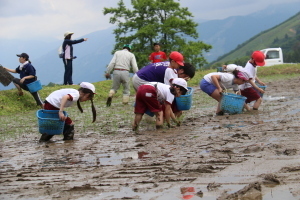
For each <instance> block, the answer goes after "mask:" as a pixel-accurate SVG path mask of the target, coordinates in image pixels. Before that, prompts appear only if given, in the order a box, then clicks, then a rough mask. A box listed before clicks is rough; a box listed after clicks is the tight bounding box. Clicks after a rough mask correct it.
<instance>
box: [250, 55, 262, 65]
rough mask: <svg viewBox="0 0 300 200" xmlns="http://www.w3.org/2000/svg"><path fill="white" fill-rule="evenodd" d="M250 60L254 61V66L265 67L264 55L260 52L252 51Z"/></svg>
mask: <svg viewBox="0 0 300 200" xmlns="http://www.w3.org/2000/svg"><path fill="white" fill-rule="evenodd" d="M251 57H252V59H253V60H254V61H255V63H256V65H258V66H264V65H265V54H263V52H261V51H254V52H253V53H252V56H251Z"/></svg>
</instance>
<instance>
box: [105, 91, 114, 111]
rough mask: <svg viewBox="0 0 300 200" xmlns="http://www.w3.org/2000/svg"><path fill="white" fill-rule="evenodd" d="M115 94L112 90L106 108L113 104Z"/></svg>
mask: <svg viewBox="0 0 300 200" xmlns="http://www.w3.org/2000/svg"><path fill="white" fill-rule="evenodd" d="M114 94H115V91H114V90H110V91H109V93H108V98H107V101H106V106H107V107H110V105H111V102H112V98H113V96H114Z"/></svg>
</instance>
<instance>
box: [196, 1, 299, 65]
mask: <svg viewBox="0 0 300 200" xmlns="http://www.w3.org/2000/svg"><path fill="white" fill-rule="evenodd" d="M299 8H300V1H299V2H295V3H289V4H279V5H272V6H269V7H268V8H266V9H264V10H262V11H259V12H256V13H253V14H250V15H247V16H234V17H229V18H227V19H224V20H212V21H207V22H204V23H199V26H198V33H199V35H200V40H201V41H203V42H205V43H207V44H210V45H212V46H213V48H212V49H211V50H210V52H209V53H206V54H205V58H206V59H207V60H208V61H209V62H211V61H214V60H216V59H217V58H218V57H219V56H222V55H224V54H225V53H228V52H230V51H231V50H233V49H235V48H236V47H237V46H238V45H239V44H241V43H243V42H245V41H246V40H248V39H250V38H251V37H253V36H254V35H256V34H258V33H260V32H262V31H264V30H267V29H269V28H271V27H273V26H276V25H277V24H280V23H281V22H283V21H285V20H287V19H288V18H290V17H291V16H293V15H295V14H296V13H297V12H299V11H300V9H299Z"/></svg>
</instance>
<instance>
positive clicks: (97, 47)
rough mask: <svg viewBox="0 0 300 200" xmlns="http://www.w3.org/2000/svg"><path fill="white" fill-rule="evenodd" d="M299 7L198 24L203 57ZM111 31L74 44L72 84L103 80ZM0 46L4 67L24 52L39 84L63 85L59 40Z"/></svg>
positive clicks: (217, 53)
mask: <svg viewBox="0 0 300 200" xmlns="http://www.w3.org/2000/svg"><path fill="white" fill-rule="evenodd" d="M299 7H300V2H296V3H289V4H282V5H273V6H270V7H268V8H267V9H264V10H262V11H260V12H256V13H253V14H250V15H247V16H235V17H229V18H227V19H224V20H212V21H206V22H203V23H201V22H202V21H199V22H198V23H199V27H198V33H199V35H200V40H202V41H204V42H205V43H208V44H211V45H212V46H213V49H212V50H211V51H210V52H209V53H207V54H205V57H206V59H207V60H208V61H209V62H211V61H213V60H216V59H217V58H218V57H219V56H222V55H224V54H226V53H228V52H230V51H231V50H233V49H234V48H235V47H237V46H238V45H239V44H242V43H243V42H245V41H246V40H248V39H249V38H251V37H253V36H254V35H256V34H258V33H260V32H262V31H264V30H267V29H269V28H271V27H273V26H275V25H277V24H280V23H281V22H283V21H284V20H286V19H288V18H289V17H291V16H293V15H295V14H296V13H297V12H298V11H299ZM113 29H114V28H110V29H107V30H101V31H96V32H93V33H90V34H88V35H85V36H84V37H87V38H89V39H88V41H87V42H83V43H80V44H76V45H74V55H76V56H77V57H78V58H77V59H75V60H74V61H73V68H74V69H73V80H74V83H76V84H77V83H79V82H81V81H89V82H97V81H101V80H104V71H105V69H106V66H107V65H108V64H109V62H110V60H111V58H112V55H111V51H112V49H113V47H114V44H115V35H114V34H113ZM75 36H76V35H75ZM73 39H75V38H73ZM0 43H1V47H4V48H0V55H1V60H0V64H2V65H3V66H6V67H9V68H16V67H17V66H18V65H19V63H18V59H17V57H16V56H15V54H17V53H22V52H27V53H28V54H29V55H30V59H31V61H32V64H33V66H34V67H35V68H36V69H37V76H38V78H39V79H40V80H41V82H42V84H44V85H47V84H49V82H53V83H62V81H63V73H64V66H63V63H62V60H61V59H59V58H58V53H57V49H58V47H59V46H60V45H61V43H62V40H55V39H52V40H49V39H45V40H38V41H37V40H30V41H23V40H22V39H20V40H5V41H3V40H0ZM133 53H134V51H133ZM13 87H14V86H13V84H10V85H9V86H8V87H3V86H2V85H1V84H0V90H3V89H11V88H13Z"/></svg>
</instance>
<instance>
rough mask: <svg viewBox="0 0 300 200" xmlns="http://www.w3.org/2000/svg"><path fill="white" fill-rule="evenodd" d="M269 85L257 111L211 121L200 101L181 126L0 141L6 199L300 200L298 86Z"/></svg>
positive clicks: (0, 192) (0, 187)
mask: <svg viewBox="0 0 300 200" xmlns="http://www.w3.org/2000/svg"><path fill="white" fill-rule="evenodd" d="M267 84H268V88H267V93H266V94H265V95H264V102H263V104H262V106H261V107H260V110H259V111H256V112H254V111H252V112H250V113H249V112H248V113H243V114H237V115H224V116H214V115H212V113H214V110H215V107H209V108H205V109H200V108H199V107H200V105H201V104H202V102H201V98H200V101H195V102H194V105H193V108H192V110H190V111H189V112H186V113H185V118H184V120H183V122H182V126H181V127H179V128H171V129H163V130H160V131H155V130H154V126H146V124H147V121H151V120H152V118H148V119H144V120H143V124H142V127H144V128H141V130H140V132H139V134H135V133H133V132H131V131H130V126H129V125H124V126H123V127H121V128H120V131H119V132H117V133H113V134H105V135H104V134H101V132H100V131H99V132H98V131H97V130H95V131H89V132H88V133H78V132H77V133H76V135H75V136H76V139H75V140H74V141H68V142H65V141H63V140H62V137H60V136H55V137H54V138H53V140H52V142H50V143H38V138H39V136H40V135H39V134H38V133H36V134H28V135H24V136H22V137H21V138H18V139H17V140H15V139H14V140H13V139H11V140H6V141H4V142H1V143H0V145H1V146H0V147H1V153H0V176H1V178H0V199H30V200H35V199H58V200H60V199H61V200H63V199H82V200H83V199H103V200H106V199H114V200H117V199H143V200H144V199H150V200H176V199H193V200H197V199H264V200H268V199H300V183H299V180H300V155H299V152H300V146H299V136H300V126H299V118H300V104H299V100H300V95H299V93H297V91H298V88H299V78H295V79H292V80H285V81H283V80H281V81H274V82H269V83H267ZM194 95H195V97H197V96H201V95H206V94H204V93H202V92H201V91H200V90H198V89H196V92H195V94H194ZM196 99H197V98H196ZM198 99H199V98H198ZM100 115H101V114H100ZM129 117H130V118H131V117H132V116H129Z"/></svg>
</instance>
